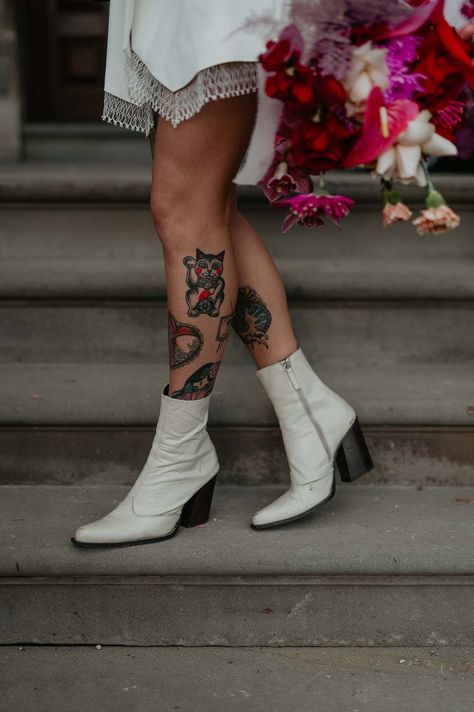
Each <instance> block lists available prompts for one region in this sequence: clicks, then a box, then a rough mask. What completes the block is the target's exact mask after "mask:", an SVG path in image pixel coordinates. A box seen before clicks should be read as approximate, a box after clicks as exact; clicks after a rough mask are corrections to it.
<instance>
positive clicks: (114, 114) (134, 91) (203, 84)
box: [101, 52, 258, 136]
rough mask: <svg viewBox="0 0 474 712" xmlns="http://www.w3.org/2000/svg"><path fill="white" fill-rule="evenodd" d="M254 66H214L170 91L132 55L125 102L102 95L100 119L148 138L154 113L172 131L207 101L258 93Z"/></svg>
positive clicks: (105, 93)
mask: <svg viewBox="0 0 474 712" xmlns="http://www.w3.org/2000/svg"><path fill="white" fill-rule="evenodd" d="M257 65H258V63H257V62H255V61H249V62H242V61H240V62H225V63H222V64H216V65H213V66H211V67H207V68H205V69H202V70H200V71H199V72H198V73H197V74H196V75H195V77H194V78H193V79H192V80H191V81H190V82H189V83H188V84H186V86H184V87H182V88H181V89H178V90H176V91H171V90H170V89H168V88H167V87H166V86H165V85H164V84H162V83H161V82H160V81H159V80H158V79H157V78H156V77H155V76H154V75H153V74H152V73H151V72H150V70H149V69H148V67H147V66H146V64H145V63H144V62H143V61H142V60H141V59H140V57H138V55H136V54H135V53H134V52H132V53H131V55H130V56H129V59H128V61H127V75H128V93H129V99H123V98H121V97H119V96H117V95H116V94H113V93H112V92H109V91H105V92H104V110H103V113H102V117H101V118H102V120H103V121H106V122H108V123H111V124H114V125H115V126H120V127H121V128H127V129H130V130H132V131H138V132H141V133H145V135H147V136H148V135H149V133H150V131H151V130H152V128H153V126H154V123H155V121H154V113H156V114H158V116H160V117H161V118H163V119H165V120H168V121H170V123H171V124H172V125H173V127H174V128H176V127H177V126H178V125H179V124H180V123H181V122H182V121H185V120H186V119H190V118H191V117H192V116H194V115H195V114H197V113H198V112H199V111H200V110H201V109H202V108H203V106H205V104H207V103H209V102H210V101H216V100H218V99H227V98H231V97H236V96H243V95H245V94H252V93H254V92H255V93H256V92H258V76H257Z"/></svg>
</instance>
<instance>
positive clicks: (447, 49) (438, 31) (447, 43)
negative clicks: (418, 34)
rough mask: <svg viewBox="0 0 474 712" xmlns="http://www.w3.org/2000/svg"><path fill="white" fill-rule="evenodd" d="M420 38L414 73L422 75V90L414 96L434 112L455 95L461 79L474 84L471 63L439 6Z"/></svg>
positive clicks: (473, 72) (463, 44) (460, 87)
mask: <svg viewBox="0 0 474 712" xmlns="http://www.w3.org/2000/svg"><path fill="white" fill-rule="evenodd" d="M422 34H423V41H422V43H421V45H420V47H419V49H418V56H419V58H420V59H419V61H418V62H417V63H416V64H415V65H414V66H413V67H412V71H413V72H414V73H419V74H422V75H424V76H425V77H426V79H425V80H422V83H423V91H422V92H420V93H419V95H418V96H416V100H417V101H418V102H419V103H421V104H422V105H423V106H426V108H428V109H429V110H430V111H432V112H436V111H438V110H440V109H442V108H443V107H445V106H446V105H447V104H449V103H450V101H452V100H453V99H456V97H457V96H458V95H459V93H460V91H461V89H462V87H463V85H464V84H465V82H468V84H469V85H470V86H471V88H474V64H473V62H472V59H471V58H470V57H469V54H468V43H467V42H464V41H463V40H462V39H461V38H460V37H459V35H458V34H457V32H456V31H455V30H454V28H452V27H451V25H449V24H448V23H447V22H446V20H445V18H444V16H443V14H442V8H441V9H440V8H439V6H438V7H437V8H436V9H435V11H434V12H433V14H432V16H431V17H430V19H429V21H428V22H427V23H426V24H425V26H424V27H423V29H422Z"/></svg>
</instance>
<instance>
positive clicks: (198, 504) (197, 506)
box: [181, 475, 217, 527]
mask: <svg viewBox="0 0 474 712" xmlns="http://www.w3.org/2000/svg"><path fill="white" fill-rule="evenodd" d="M216 479H217V475H214V477H213V478H212V480H209V482H206V484H205V485H203V486H202V487H201V489H199V490H198V491H197V492H196V494H193V496H192V497H191V499H189V500H188V501H187V502H186V504H185V505H184V507H183V511H182V512H181V526H182V527H197V526H199V524H205V523H206V522H208V521H209V514H210V512H211V505H212V497H213V494H214V487H215V484H216Z"/></svg>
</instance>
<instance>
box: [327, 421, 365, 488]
mask: <svg viewBox="0 0 474 712" xmlns="http://www.w3.org/2000/svg"><path fill="white" fill-rule="evenodd" d="M336 463H337V467H338V470H339V474H340V476H341V480H342V481H343V482H353V481H354V480H356V479H357V478H358V477H361V476H362V475H365V473H366V472H369V471H370V470H372V468H373V466H374V463H373V462H372V458H371V456H370V452H369V448H368V447H367V443H366V442H365V438H364V435H363V433H362V429H361V427H360V425H359V421H358V420H357V418H356V419H355V421H354V423H353V424H352V427H351V429H350V430H349V431H348V433H346V435H345V436H344V439H343V441H342V442H341V444H340V445H339V449H338V451H337V455H336Z"/></svg>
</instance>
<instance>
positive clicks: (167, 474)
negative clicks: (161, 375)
mask: <svg viewBox="0 0 474 712" xmlns="http://www.w3.org/2000/svg"><path fill="white" fill-rule="evenodd" d="M167 388H168V387H167V386H165V388H164V389H163V391H162V393H161V408H160V415H159V418H158V424H157V426H156V433H155V437H154V439H153V444H152V448H151V450H150V454H149V455H148V459H147V461H146V463H145V466H144V468H143V470H142V471H141V473H140V475H139V477H138V479H137V480H136V482H135V484H134V485H133V487H132V489H131V490H130V491H129V493H128V494H127V496H126V497H125V499H123V500H122V501H121V502H120V504H119V505H118V506H117V507H115V509H114V510H113V511H112V512H110V514H107V515H106V516H105V517H102V519H98V520H97V521H95V522H92V523H91V524H85V525H84V526H81V527H79V529H78V530H77V531H76V534H75V536H74V537H71V541H72V542H73V543H74V544H76V545H78V546H89V547H90V546H127V545H132V544H145V543H149V542H154V541H161V540H163V539H169V538H170V537H172V536H174V534H176V532H177V530H178V528H179V525H180V524H181V525H183V526H196V525H198V524H204V523H205V522H207V521H208V519H209V511H210V507H211V501H212V495H213V490H214V484H215V479H216V475H217V471H218V469H219V463H218V460H217V455H216V451H215V448H214V445H213V443H212V441H211V439H210V437H209V435H208V433H207V430H206V425H207V418H208V412H209V401H210V396H211V394H209V395H207V396H205V397H204V398H199V399H197V400H182V399H178V398H170V397H169V396H168V395H166V394H165V392H167Z"/></svg>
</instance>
